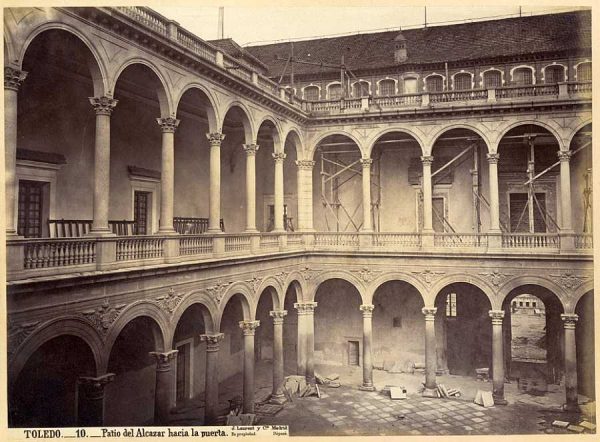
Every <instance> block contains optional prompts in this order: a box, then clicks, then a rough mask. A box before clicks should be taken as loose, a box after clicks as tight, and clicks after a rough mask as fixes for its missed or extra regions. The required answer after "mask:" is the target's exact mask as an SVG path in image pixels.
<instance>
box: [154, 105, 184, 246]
mask: <svg viewBox="0 0 600 442" xmlns="http://www.w3.org/2000/svg"><path fill="white" fill-rule="evenodd" d="M156 122H157V123H158V125H159V126H160V130H161V131H162V163H161V174H160V227H159V232H160V233H161V234H169V233H175V229H174V228H173V205H174V197H175V130H176V129H177V126H179V120H177V119H175V118H171V117H168V118H157V119H156Z"/></svg>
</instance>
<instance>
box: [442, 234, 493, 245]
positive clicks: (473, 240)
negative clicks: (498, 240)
mask: <svg viewBox="0 0 600 442" xmlns="http://www.w3.org/2000/svg"><path fill="white" fill-rule="evenodd" d="M433 245H434V246H435V247H449V248H461V247H487V245H488V237H487V235H481V234H471V233H436V234H435V235H434V237H433Z"/></svg>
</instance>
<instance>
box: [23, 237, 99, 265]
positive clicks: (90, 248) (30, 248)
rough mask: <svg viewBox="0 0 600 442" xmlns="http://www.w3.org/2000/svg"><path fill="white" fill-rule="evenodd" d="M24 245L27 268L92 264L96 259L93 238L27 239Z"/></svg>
mask: <svg viewBox="0 0 600 442" xmlns="http://www.w3.org/2000/svg"><path fill="white" fill-rule="evenodd" d="M23 245H24V267H25V269H43V268H49V267H66V266H74V265H82V264H92V263H94V262H95V260H96V243H95V241H94V240H93V239H73V240H64V239H61V240H48V239H44V240H26V242H25V243H24V244H23Z"/></svg>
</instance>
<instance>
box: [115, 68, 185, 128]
mask: <svg viewBox="0 0 600 442" xmlns="http://www.w3.org/2000/svg"><path fill="white" fill-rule="evenodd" d="M134 64H140V65H143V66H145V67H147V68H148V69H150V70H151V71H152V72H153V73H154V75H156V77H157V78H158V80H159V81H160V84H161V86H162V88H158V89H157V91H156V95H157V97H158V104H159V106H160V116H161V118H167V117H171V116H175V107H174V106H173V101H172V97H171V95H172V94H171V90H170V89H169V87H168V86H167V81H166V79H165V76H164V75H163V73H162V72H161V71H160V69H159V68H158V67H157V66H156V65H155V64H154V63H152V62H151V61H149V60H147V59H144V58H140V57H132V58H129V59H127V60H125V61H124V62H123V63H122V64H121V65H120V66H119V68H118V69H117V70H116V73H115V76H114V79H113V82H112V84H111V85H110V86H111V87H110V93H111V94H114V92H115V88H116V87H117V83H118V81H119V78H120V77H121V74H123V72H124V71H125V69H127V68H128V67H129V66H133V65H134Z"/></svg>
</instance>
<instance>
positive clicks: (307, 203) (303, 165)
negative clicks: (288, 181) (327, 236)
mask: <svg viewBox="0 0 600 442" xmlns="http://www.w3.org/2000/svg"><path fill="white" fill-rule="evenodd" d="M296 166H297V167H298V175H297V180H298V183H297V187H298V190H297V192H298V230H299V231H301V232H303V231H310V230H313V194H312V190H313V189H312V184H313V180H312V170H313V167H314V166H315V162H314V161H312V160H296Z"/></svg>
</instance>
